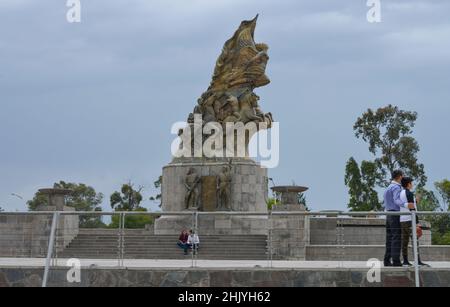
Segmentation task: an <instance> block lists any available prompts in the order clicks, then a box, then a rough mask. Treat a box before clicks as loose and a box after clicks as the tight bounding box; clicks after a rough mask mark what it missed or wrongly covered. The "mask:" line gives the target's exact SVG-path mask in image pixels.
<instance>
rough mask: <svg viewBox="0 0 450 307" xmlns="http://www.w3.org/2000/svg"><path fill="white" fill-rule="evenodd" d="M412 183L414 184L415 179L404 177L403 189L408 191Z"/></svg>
mask: <svg viewBox="0 0 450 307" xmlns="http://www.w3.org/2000/svg"><path fill="white" fill-rule="evenodd" d="M411 182H413V179H412V178H411V177H403V179H402V187H404V188H405V189H406V188H407V187H408V184H410V183H411Z"/></svg>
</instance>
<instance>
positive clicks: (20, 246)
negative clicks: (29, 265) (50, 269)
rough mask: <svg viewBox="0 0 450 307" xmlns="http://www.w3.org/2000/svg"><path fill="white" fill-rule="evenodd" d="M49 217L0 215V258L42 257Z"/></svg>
mask: <svg viewBox="0 0 450 307" xmlns="http://www.w3.org/2000/svg"><path fill="white" fill-rule="evenodd" d="M51 224H52V216H51V215H0V257H44V256H45V255H46V254H47V246H48V240H49V235H50V229H51Z"/></svg>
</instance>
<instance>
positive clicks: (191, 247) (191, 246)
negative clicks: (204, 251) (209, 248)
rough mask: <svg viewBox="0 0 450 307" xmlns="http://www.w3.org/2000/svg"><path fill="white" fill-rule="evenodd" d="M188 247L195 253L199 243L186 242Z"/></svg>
mask: <svg viewBox="0 0 450 307" xmlns="http://www.w3.org/2000/svg"><path fill="white" fill-rule="evenodd" d="M188 246H189V248H190V249H192V250H193V251H194V253H196V252H197V251H198V249H199V248H200V245H199V244H188Z"/></svg>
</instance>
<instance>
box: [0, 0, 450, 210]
mask: <svg viewBox="0 0 450 307" xmlns="http://www.w3.org/2000/svg"><path fill="white" fill-rule="evenodd" d="M65 3H66V1H65V0H59V1H55V0H39V1H36V0H0V206H1V207H3V208H4V209H6V210H11V211H14V210H26V206H25V200H27V199H30V198H31V197H32V196H33V194H34V192H35V191H36V190H37V189H38V188H42V187H47V186H51V185H52V184H53V182H55V181H59V180H65V181H70V182H83V183H86V184H89V185H92V186H94V187H95V188H96V189H97V191H99V192H103V193H104V194H105V195H106V196H107V197H106V198H105V202H104V208H105V209H108V208H109V201H108V198H109V195H110V194H111V193H112V192H113V191H114V190H116V189H119V188H120V185H121V184H122V183H124V182H126V181H128V180H132V181H133V182H135V183H136V184H137V185H143V186H145V187H146V188H147V192H146V193H145V196H146V198H147V199H148V197H149V196H150V195H151V194H152V191H151V187H152V182H153V181H154V180H155V179H156V178H157V177H158V176H159V175H160V174H161V169H162V167H163V166H164V165H165V164H167V163H168V162H170V160H171V158H170V144H171V142H172V140H173V135H171V134H170V128H171V125H172V123H174V122H177V121H180V120H185V119H186V117H187V114H188V113H189V112H191V111H192V109H193V107H194V106H195V104H196V101H197V98H198V97H199V96H200V95H201V94H202V93H203V92H204V91H205V89H206V88H207V87H208V85H209V82H210V78H211V74H212V71H213V68H214V64H215V61H216V59H217V57H218V55H219V54H220V51H221V48H222V46H223V43H224V42H225V41H226V40H227V39H228V38H229V37H231V35H232V34H233V32H234V31H235V30H236V28H237V26H238V25H239V23H240V21H241V20H244V19H250V18H253V17H254V16H255V15H256V14H257V13H260V18H259V21H258V26H257V29H256V37H255V39H256V41H257V42H265V43H267V44H268V45H269V46H270V50H269V55H270V61H269V64H268V67H267V75H268V76H269V77H270V79H271V80H272V83H271V84H269V85H268V86H266V87H264V88H260V89H257V90H256V92H257V94H258V95H259V96H260V97H261V101H260V103H261V106H262V108H263V109H264V111H266V112H269V111H270V112H272V113H273V115H274V117H275V119H276V120H277V121H279V122H280V129H281V141H280V154H281V157H280V164H279V166H278V167H277V168H276V169H272V170H270V171H269V174H270V176H271V177H273V178H274V180H275V182H276V183H277V184H279V185H281V184H291V183H292V181H295V183H297V184H299V185H306V186H309V187H310V190H309V191H308V192H307V200H308V205H309V207H310V208H312V209H314V210H325V209H342V210H344V209H345V207H346V203H347V200H348V197H347V189H346V187H345V185H344V169H345V163H346V161H347V160H348V158H349V157H351V156H354V157H355V158H356V159H357V160H358V161H361V160H362V159H370V158H371V156H370V154H369V153H368V150H367V146H366V144H364V143H363V142H362V141H359V140H357V139H356V138H355V136H354V133H353V131H352V126H353V123H354V121H355V120H356V118H357V117H358V116H359V115H361V114H362V113H363V112H364V111H365V110H367V109H368V108H378V107H381V106H385V105H387V104H395V105H398V106H399V107H401V108H403V109H406V110H414V111H417V112H418V113H419V119H418V121H417V125H416V127H415V129H414V136H415V137H416V138H417V139H418V141H419V143H420V145H421V152H420V156H419V158H420V161H421V162H422V163H424V164H425V167H426V172H427V175H428V177H429V180H430V182H429V186H430V187H431V186H432V182H434V181H437V180H441V179H444V178H449V177H450V165H449V157H450V142H449V131H450V121H449V115H450V101H449V97H450V86H449V85H450V76H449V71H450V19H449V17H448V16H449V13H450V1H448V0H422V1H420V0H409V1H403V0H397V1H396V0H382V1H381V4H382V11H381V13H382V22H381V23H368V22H367V20H366V13H367V11H368V9H369V8H368V7H367V6H366V0H350V1H335V0H329V1H319V0H310V1H305V0H302V1H298V0H281V1H280V0H278V1H273V0H271V1H267V0H214V1H211V0H158V1H157V0H127V1H113V0H111V1H107V0H94V1H93V0H81V3H82V12H81V13H82V15H81V18H82V20H81V23H78V24H70V23H68V22H67V21H66V12H67V7H66V6H65ZM11 193H16V194H18V195H20V196H22V197H23V198H24V200H20V199H19V198H18V197H14V196H12V195H11ZM144 205H145V206H146V207H148V208H151V207H154V205H152V204H151V202H150V201H146V202H145V204H144Z"/></svg>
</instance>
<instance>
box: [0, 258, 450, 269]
mask: <svg viewBox="0 0 450 307" xmlns="http://www.w3.org/2000/svg"><path fill="white" fill-rule="evenodd" d="M67 260H68V259H58V261H57V263H56V264H57V265H58V266H66V265H67ZM80 261H81V265H82V267H90V266H97V267H118V265H119V263H118V261H117V260H108V259H104V260H102V259H95V260H90V259H80ZM429 264H430V265H431V267H432V268H436V269H442V268H445V269H450V262H429ZM44 265H45V259H42V258H0V267H18V266H19V267H41V266H44ZM123 265H124V266H125V267H129V268H190V267H192V265H193V261H192V259H185V260H124V263H123ZM195 266H196V267H199V268H255V267H263V268H267V267H271V266H272V267H273V268H286V269H290V268H292V269H302V268H305V269H312V268H317V269H337V268H348V269H357V268H368V266H367V263H366V262H362V261H279V260H277V261H273V262H272V263H270V262H269V261H249V260H242V261H240V260H197V261H195Z"/></svg>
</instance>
